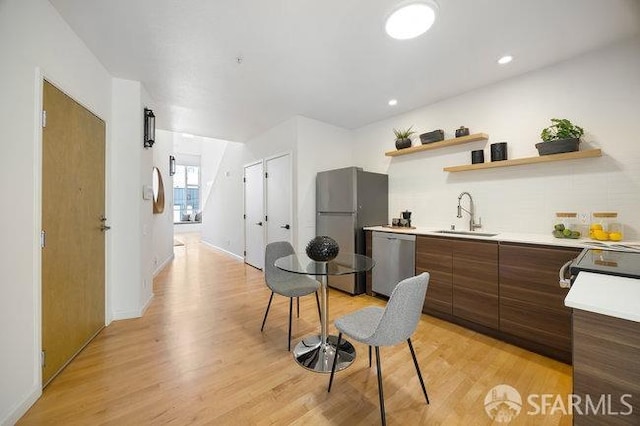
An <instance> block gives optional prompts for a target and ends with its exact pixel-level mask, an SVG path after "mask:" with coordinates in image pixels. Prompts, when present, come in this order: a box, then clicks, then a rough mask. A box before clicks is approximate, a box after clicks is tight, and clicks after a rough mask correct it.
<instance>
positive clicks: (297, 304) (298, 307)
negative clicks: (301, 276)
mask: <svg viewBox="0 0 640 426" xmlns="http://www.w3.org/2000/svg"><path fill="white" fill-rule="evenodd" d="M296 313H297V314H298V318H300V298H299V297H296Z"/></svg>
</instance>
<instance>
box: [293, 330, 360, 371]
mask: <svg viewBox="0 0 640 426" xmlns="http://www.w3.org/2000/svg"><path fill="white" fill-rule="evenodd" d="M337 343H338V336H327V343H326V344H325V345H322V336H319V335H316V336H307V337H305V338H304V339H302V340H301V341H300V343H298V344H297V345H296V347H295V348H294V349H293V357H294V359H295V360H296V362H297V363H298V364H300V365H301V366H303V367H304V368H306V369H307V370H311V371H315V372H317V373H331V366H332V365H333V357H334V356H335V354H336V344H337ZM355 358H356V349H355V348H354V347H353V345H352V344H351V343H349V342H348V341H346V340H344V339H342V341H341V342H340V348H338V363H337V364H336V371H339V370H344V369H345V368H347V367H348V366H350V365H351V363H352V362H353V360H354V359H355Z"/></svg>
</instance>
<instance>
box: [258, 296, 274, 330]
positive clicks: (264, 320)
mask: <svg viewBox="0 0 640 426" xmlns="http://www.w3.org/2000/svg"><path fill="white" fill-rule="evenodd" d="M272 300H273V292H271V296H269V303H268V304H267V311H266V312H265V313H264V319H263V320H262V327H260V331H261V332H262V330H264V323H266V322H267V315H269V308H270V307H271V301H272Z"/></svg>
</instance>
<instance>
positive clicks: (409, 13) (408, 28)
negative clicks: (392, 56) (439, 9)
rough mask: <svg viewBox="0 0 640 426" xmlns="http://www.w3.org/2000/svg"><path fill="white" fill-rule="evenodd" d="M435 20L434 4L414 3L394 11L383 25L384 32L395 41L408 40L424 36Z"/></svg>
mask: <svg viewBox="0 0 640 426" xmlns="http://www.w3.org/2000/svg"><path fill="white" fill-rule="evenodd" d="M435 20H436V4H435V3H434V2H431V1H429V2H415V3H411V4H405V5H404V6H401V7H400V8H398V9H396V11H395V12H393V13H392V14H391V15H389V17H388V18H387V22H386V24H385V27H384V28H385V31H386V32H387V34H389V36H390V37H392V38H395V39H397V40H408V39H411V38H415V37H418V36H419V35H420V34H424V33H425V32H426V31H427V30H428V29H429V28H431V26H432V25H433V22H434V21H435Z"/></svg>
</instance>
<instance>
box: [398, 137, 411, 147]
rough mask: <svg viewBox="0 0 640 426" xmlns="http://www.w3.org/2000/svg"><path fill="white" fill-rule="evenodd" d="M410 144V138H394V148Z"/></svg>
mask: <svg viewBox="0 0 640 426" xmlns="http://www.w3.org/2000/svg"><path fill="white" fill-rule="evenodd" d="M410 146H411V139H409V138H405V139H396V149H404V148H409V147H410Z"/></svg>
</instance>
